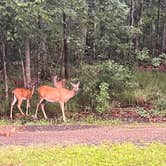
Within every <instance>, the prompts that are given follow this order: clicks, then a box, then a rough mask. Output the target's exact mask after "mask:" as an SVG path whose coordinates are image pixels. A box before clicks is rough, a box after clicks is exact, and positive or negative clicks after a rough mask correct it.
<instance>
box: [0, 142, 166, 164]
mask: <svg viewBox="0 0 166 166" xmlns="http://www.w3.org/2000/svg"><path fill="white" fill-rule="evenodd" d="M0 156H1V158H0V165H1V166H5V165H12V166H18V165H20V166H21V165H23V166H30V165H31V166H48V165H49V166H54V165H55V166H165V164H166V145H164V144H159V143H155V144H150V145H148V146H144V147H138V146H135V145H133V144H123V145H108V144H106V145H99V146H95V145H75V146H68V147H0Z"/></svg>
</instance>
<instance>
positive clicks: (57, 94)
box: [35, 82, 80, 122]
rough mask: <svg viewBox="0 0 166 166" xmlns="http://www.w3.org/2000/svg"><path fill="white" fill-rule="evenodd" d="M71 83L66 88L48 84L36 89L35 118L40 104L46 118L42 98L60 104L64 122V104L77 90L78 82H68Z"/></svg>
mask: <svg viewBox="0 0 166 166" xmlns="http://www.w3.org/2000/svg"><path fill="white" fill-rule="evenodd" d="M70 84H71V85H72V87H73V88H72V89H71V90H69V89H66V88H62V87H50V86H41V87H40V88H39V89H38V95H39V98H40V100H39V102H38V104H37V107H36V112H35V118H37V114H38V109H39V105H41V109H42V112H43V115H44V117H45V119H47V115H46V113H45V110H44V103H43V102H44V100H46V101H48V102H57V103H59V104H60V108H61V111H62V117H63V121H64V122H66V116H65V110H64V104H65V103H67V102H68V101H69V100H70V99H71V98H72V97H74V96H75V95H76V93H77V91H78V90H79V84H80V83H79V82H78V83H77V84H73V83H70Z"/></svg>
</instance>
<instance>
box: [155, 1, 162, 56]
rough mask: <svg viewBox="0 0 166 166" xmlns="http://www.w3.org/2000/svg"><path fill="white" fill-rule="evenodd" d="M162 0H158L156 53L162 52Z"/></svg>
mask: <svg viewBox="0 0 166 166" xmlns="http://www.w3.org/2000/svg"><path fill="white" fill-rule="evenodd" d="M159 32H160V0H158V10H157V26H156V46H155V47H156V48H155V49H156V55H159V53H160V48H161V47H160V34H159Z"/></svg>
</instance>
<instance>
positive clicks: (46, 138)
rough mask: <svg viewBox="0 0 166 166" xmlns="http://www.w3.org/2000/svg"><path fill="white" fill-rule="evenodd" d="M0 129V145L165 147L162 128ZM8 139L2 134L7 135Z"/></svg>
mask: <svg viewBox="0 0 166 166" xmlns="http://www.w3.org/2000/svg"><path fill="white" fill-rule="evenodd" d="M13 128H14V127H13V126H4V127H2V126H1V127H0V145H1V146H3V145H22V146H28V145H62V146H66V145H72V144H100V143H123V142H132V143H134V144H146V143H151V142H162V143H166V127H165V125H164V126H162V125H145V126H144V125H143V126H138V127H136V126H134V127H133V126H119V127H118V126H116V127H111V126H95V125H52V126H22V127H16V131H14V132H13V131H12V130H13ZM10 131H12V132H11V133H10V134H9V135H5V134H3V133H5V132H8V133H9V132H10Z"/></svg>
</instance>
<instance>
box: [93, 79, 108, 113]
mask: <svg viewBox="0 0 166 166" xmlns="http://www.w3.org/2000/svg"><path fill="white" fill-rule="evenodd" d="M99 89H100V92H99V94H97V95H96V101H97V107H96V111H97V112H100V113H102V112H104V111H106V110H107V109H108V107H109V93H108V90H109V84H108V83H105V82H102V83H101V84H100V85H99Z"/></svg>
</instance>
